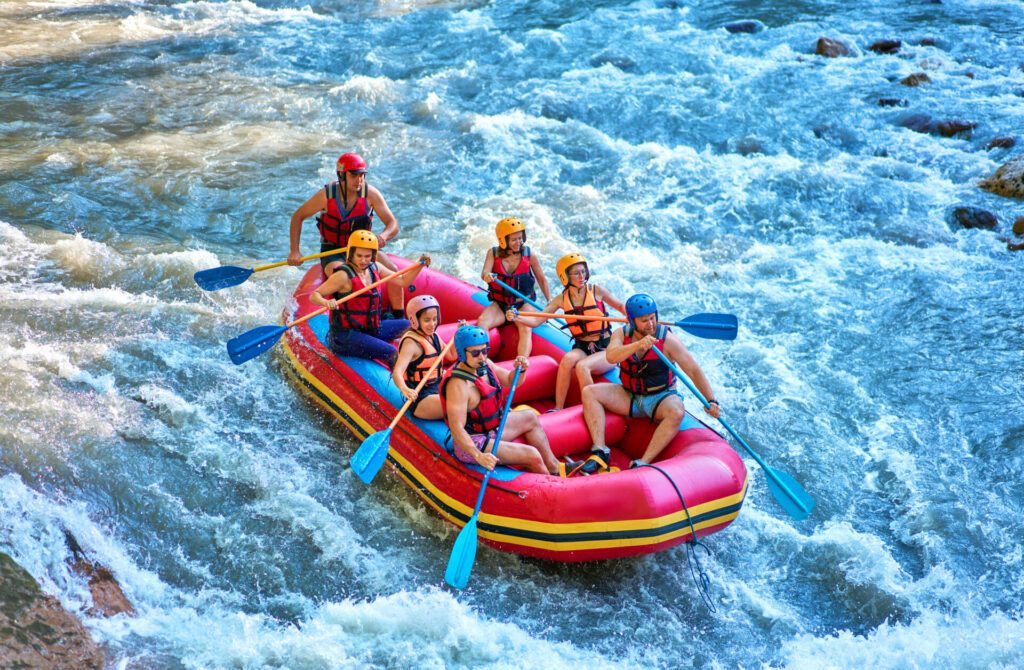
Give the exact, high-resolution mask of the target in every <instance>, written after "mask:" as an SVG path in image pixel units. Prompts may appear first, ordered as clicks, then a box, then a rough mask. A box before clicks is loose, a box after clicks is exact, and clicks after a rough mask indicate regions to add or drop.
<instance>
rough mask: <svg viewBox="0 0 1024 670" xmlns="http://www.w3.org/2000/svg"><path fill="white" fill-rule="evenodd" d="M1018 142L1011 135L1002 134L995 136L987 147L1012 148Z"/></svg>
mask: <svg viewBox="0 0 1024 670" xmlns="http://www.w3.org/2000/svg"><path fill="white" fill-rule="evenodd" d="M1016 143H1017V140H1015V139H1014V138H1012V137H1010V136H1009V135H1000V136H999V137H993V138H992V140H991V141H990V142H989V143H988V146H987V147H985V148H986V149H990V150H991V149H1012V148H1013V145H1014V144H1016Z"/></svg>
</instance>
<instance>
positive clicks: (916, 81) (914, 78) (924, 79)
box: [900, 72, 932, 87]
mask: <svg viewBox="0 0 1024 670" xmlns="http://www.w3.org/2000/svg"><path fill="white" fill-rule="evenodd" d="M931 82H932V78H931V77H929V76H928V75H927V74H925V73H924V72H915V73H913V74H908V75H907V76H906V77H904V78H903V79H900V83H901V84H903V85H904V86H911V87H914V86H920V85H921V84H930V83H931Z"/></svg>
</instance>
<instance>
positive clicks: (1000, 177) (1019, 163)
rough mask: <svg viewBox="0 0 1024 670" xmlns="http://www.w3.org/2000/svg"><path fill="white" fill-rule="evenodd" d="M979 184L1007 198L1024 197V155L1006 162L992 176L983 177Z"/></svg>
mask: <svg viewBox="0 0 1024 670" xmlns="http://www.w3.org/2000/svg"><path fill="white" fill-rule="evenodd" d="M978 186H980V187H981V188H983V189H984V190H986V191H989V192H991V193H995V194H996V195H1002V196H1005V197H1007V198H1024V155H1020V156H1017V157H1016V158H1012V159H1011V160H1009V161H1007V162H1006V163H1004V164H1003V165H1002V166H1000V167H999V169H998V170H996V171H995V173H994V174H992V176H990V177H987V178H985V179H982V180H981V182H979V184H978Z"/></svg>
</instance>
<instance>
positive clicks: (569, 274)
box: [544, 253, 626, 411]
mask: <svg viewBox="0 0 1024 670" xmlns="http://www.w3.org/2000/svg"><path fill="white" fill-rule="evenodd" d="M555 272H556V273H557V274H558V279H559V280H560V281H561V282H562V285H563V286H564V287H565V288H564V289H563V290H562V292H561V293H559V294H558V295H556V296H555V298H554V300H552V301H551V302H549V303H548V304H547V307H545V308H544V311H545V312H554V311H556V310H559V309H560V310H562V311H563V312H565V313H566V314H579V315H582V316H608V311H607V310H606V309H605V305H610V306H612V307H614V308H615V309H616V310H618V311H619V312H620V313H622V314H625V313H626V308H625V306H624V305H623V304H622V302H621V301H620V300H619V299H618V298H616V297H615V296H613V295H612V294H611V292H610V291H608V289H606V288H602V287H601V286H598V285H597V284H591V283H590V282H589V280H590V269H589V267H588V266H587V259H586V258H584V257H583V255H582V254H578V253H571V254H566V255H565V256H562V257H561V258H560V259H558V263H557V264H556V265H555ZM566 325H567V326H568V328H569V334H570V335H572V349H570V350H569V351H568V352H566V354H565V355H564V356H562V361H561V362H560V363H559V365H558V376H557V377H556V378H555V407H554V409H555V410H558V409H562V408H563V407H564V406H565V397H566V396H567V395H568V394H569V383H570V382H571V381H572V372H573V369H575V370H576V379H577V380H579V384H580V391H582V390H583V389H584V388H585V387H587V386H589V385H590V384H593V383H594V375H595V374H598V375H599V374H603V373H605V372H608V371H609V370H611V369H612V368H614V367H615V366H614V365H611V364H610V363H609V362H608V360H607V359H606V358H605V356H604V350H605V349H606V348H608V340H609V338H610V337H611V332H612V330H611V326H610V325H609V324H608V323H607V322H605V321H577V320H576V319H566ZM552 411H554V410H552Z"/></svg>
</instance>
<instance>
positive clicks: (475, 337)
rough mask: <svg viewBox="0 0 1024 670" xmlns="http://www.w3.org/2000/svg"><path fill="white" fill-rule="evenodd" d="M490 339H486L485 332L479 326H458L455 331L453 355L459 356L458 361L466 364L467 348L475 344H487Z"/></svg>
mask: <svg viewBox="0 0 1024 670" xmlns="http://www.w3.org/2000/svg"><path fill="white" fill-rule="evenodd" d="M490 341H491V338H490V337H488V335H487V331H485V330H484V329H483V328H481V327H479V326H460V327H459V329H458V330H456V331H455V353H457V354H458V355H459V360H460V361H462V362H463V363H465V362H466V349H467V348H468V347H472V346H475V345H477V344H489V343H490Z"/></svg>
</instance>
